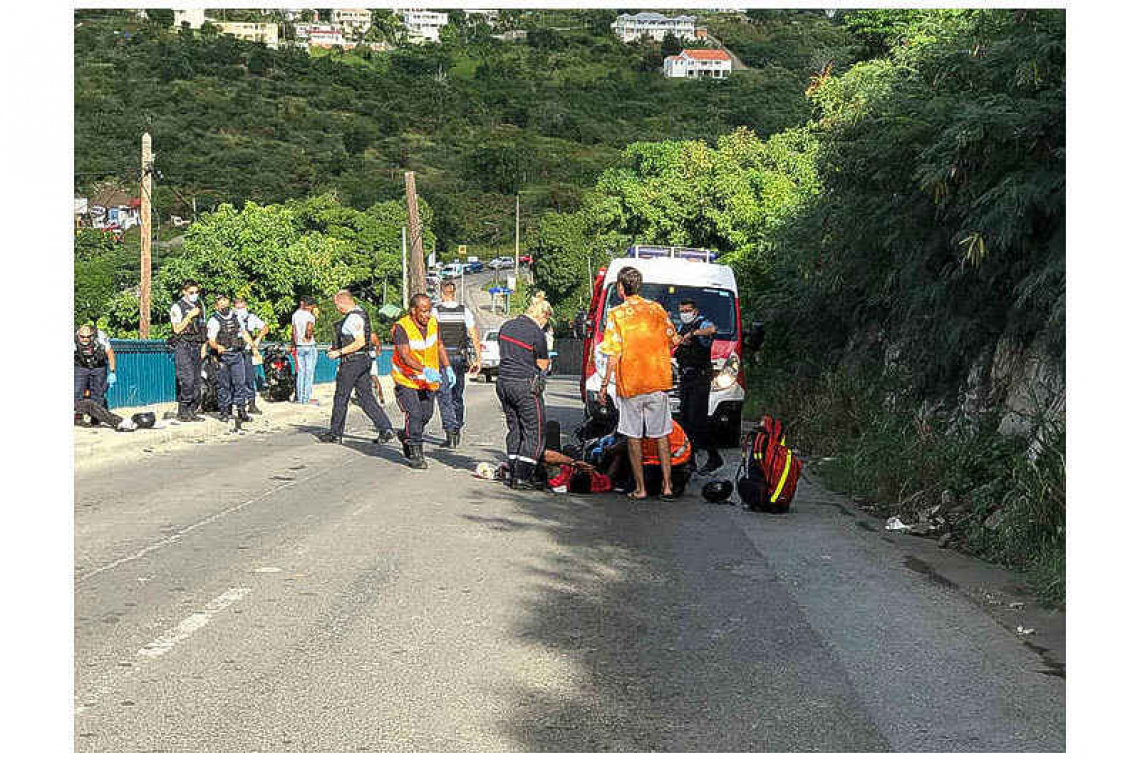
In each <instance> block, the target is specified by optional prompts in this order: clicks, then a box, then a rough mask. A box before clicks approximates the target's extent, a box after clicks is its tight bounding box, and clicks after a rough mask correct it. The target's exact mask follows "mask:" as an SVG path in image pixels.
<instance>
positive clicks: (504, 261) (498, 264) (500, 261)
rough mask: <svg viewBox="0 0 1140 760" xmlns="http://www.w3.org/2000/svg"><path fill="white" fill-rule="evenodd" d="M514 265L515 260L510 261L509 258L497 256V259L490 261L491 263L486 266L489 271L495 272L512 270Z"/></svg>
mask: <svg viewBox="0 0 1140 760" xmlns="http://www.w3.org/2000/svg"><path fill="white" fill-rule="evenodd" d="M514 265H515V260H514V259H512V258H511V257H510V256H499V257H497V258H494V259H491V261H490V262H489V263H488V264H487V267H488V268H489V269H496V270H498V269H512V268H513V267H514Z"/></svg>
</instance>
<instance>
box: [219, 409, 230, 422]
mask: <svg viewBox="0 0 1140 760" xmlns="http://www.w3.org/2000/svg"><path fill="white" fill-rule="evenodd" d="M229 421H230V407H228V406H227V407H226V408H225V409H219V410H218V422H229Z"/></svg>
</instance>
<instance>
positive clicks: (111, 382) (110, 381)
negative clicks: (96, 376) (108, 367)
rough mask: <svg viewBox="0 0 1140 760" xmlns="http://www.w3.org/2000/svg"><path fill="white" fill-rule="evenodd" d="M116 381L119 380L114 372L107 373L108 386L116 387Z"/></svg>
mask: <svg viewBox="0 0 1140 760" xmlns="http://www.w3.org/2000/svg"><path fill="white" fill-rule="evenodd" d="M116 380H118V378H117V377H115V373H114V372H108V373H107V385H114V384H115V381H116Z"/></svg>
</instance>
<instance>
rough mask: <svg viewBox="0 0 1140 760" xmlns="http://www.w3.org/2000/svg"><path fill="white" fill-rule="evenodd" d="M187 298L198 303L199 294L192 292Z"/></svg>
mask: <svg viewBox="0 0 1140 760" xmlns="http://www.w3.org/2000/svg"><path fill="white" fill-rule="evenodd" d="M186 300H187V301H189V302H190V303H198V294H197V293H191V294H190V295H188V296H186Z"/></svg>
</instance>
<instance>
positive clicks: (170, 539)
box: [77, 467, 335, 583]
mask: <svg viewBox="0 0 1140 760" xmlns="http://www.w3.org/2000/svg"><path fill="white" fill-rule="evenodd" d="M333 469H335V468H333V467H328V468H326V469H324V470H321V471H320V472H314V473H313V474H312V475H309V476H308V477H305V478H301V479H300V480H291V481H289V482H287V483H282V484H281V485H279V486H274V487H273V488H270V489H269V490H268V491H266V492H265V493H263V494H260V495H259V496H254V497H253V498H252V499H247V500H246V501H243V502H242V503H241V504H235V505H234V506H232V507H227V508H226V509H223V510H222V511H221V512H217V513H215V514H212V515H210V516H209V517H205V518H203V519H201V520H199V521H198V522H196V523H194V524H193V525H190V526H189V527H186V528H183V529H182V530H180V531H178V532H177V533H172V534H170V535H169V536H167V537H166V538H164V539H162V540H161V541H158V542H156V543H153V544H151V545H150V546H147V547H145V548H142V549H139V550H138V551H137V552H135V553H134V554H129V555H127V556H126V557H120V558H119V559H117V560H115V561H114V562H111V563H110V564H107V565H103V567H97V568H95V569H94V570H91V571H89V572H86V573H84V574H83V575H81V576H79V578H78V579H77V582H80V583H81V582H83V581H85V580H87V579H89V578H94V577H95V576H96V575H99V574H101V573H105V572H107V571H108V570H114V569H115V568H116V567H118V566H119V565H122V564H123V563H125V562H131V561H133V560H136V559H141V558H143V557H145V556H146V555H148V554H150V553H151V552H153V551H154V550H156V549H161V548H162V547H164V546H169V545H171V544H173V543H176V542H177V541H179V540H181V539H182V537H183V536H185V535H186V534H187V533H190V532H191V531H194V530H197V529H198V528H201V527H203V526H205V525H209V524H210V523H212V522H216V521H218V520H220V519H222V518H223V517H225V516H226V515H228V514H231V513H233V512H237V511H238V510H240V509H245V508H246V507H248V506H249V505H250V504H254V503H256V502H258V501H261V500H262V499H264V498H265V497H266V496H272V495H273V494H275V493H277V492H278V491H283V490H285V489H286V488H292V487H293V486H296V485H300V484H301V483H304V482H306V481H309V480H312V479H313V478H316V477H319V476H321V475H324V474H325V473H326V472H330V471H332V470H333Z"/></svg>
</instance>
